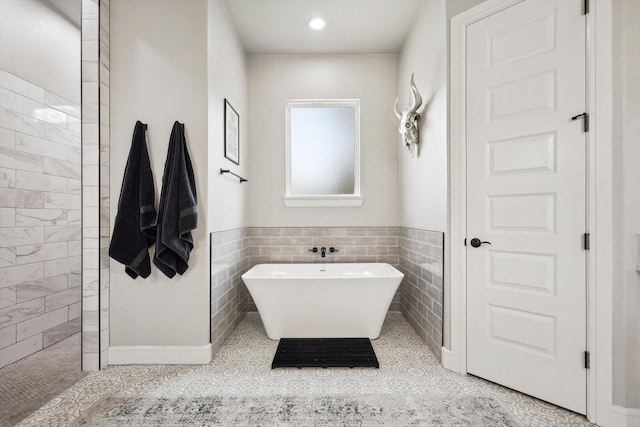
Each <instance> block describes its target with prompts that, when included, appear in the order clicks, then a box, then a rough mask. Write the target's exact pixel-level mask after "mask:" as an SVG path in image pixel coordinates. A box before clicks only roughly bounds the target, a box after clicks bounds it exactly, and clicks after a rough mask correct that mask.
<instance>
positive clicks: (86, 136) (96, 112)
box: [82, 0, 109, 371]
mask: <svg viewBox="0 0 640 427" xmlns="http://www.w3.org/2000/svg"><path fill="white" fill-rule="evenodd" d="M82 196H83V197H82V218H83V223H82V257H83V258H82V259H83V266H82V369H83V370H85V371H92V370H97V369H101V368H104V367H106V366H107V365H108V358H107V355H108V348H109V261H108V256H107V249H108V245H109V0H82Z"/></svg>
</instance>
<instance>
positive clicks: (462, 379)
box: [20, 312, 591, 427]
mask: <svg viewBox="0 0 640 427" xmlns="http://www.w3.org/2000/svg"><path fill="white" fill-rule="evenodd" d="M373 345H374V348H375V351H376V354H377V355H378V360H379V361H380V369H379V370H376V369H371V368H362V369H348V368H335V369H276V370H271V369H270V364H271V360H272V358H273V355H274V353H275V350H276V347H277V342H276V341H271V340H269V339H268V338H267V337H266V335H265V333H264V329H263V327H262V323H261V322H260V318H259V316H258V314H257V313H249V314H247V316H246V317H245V319H244V320H243V321H242V322H241V323H240V325H239V326H238V328H237V329H236V330H235V331H234V332H233V333H232V335H231V336H230V337H229V339H228V340H227V342H226V343H225V344H224V345H223V347H222V349H221V350H220V352H219V353H218V354H217V355H216V357H215V358H214V360H213V361H212V362H211V363H210V364H208V365H201V366H192V365H189V366H186V365H146V366H115V367H109V368H107V369H106V370H104V371H100V372H96V373H92V374H90V375H89V376H87V377H86V378H85V379H84V380H82V381H80V382H78V383H77V384H75V385H74V386H73V387H71V388H70V389H68V390H67V391H65V392H64V393H62V394H60V395H59V396H58V397H56V398H54V399H53V400H51V401H50V402H49V403H48V404H46V405H45V406H43V407H42V408H40V410H38V411H37V412H35V413H34V414H32V415H31V416H30V417H29V418H27V419H25V420H24V421H23V422H22V423H21V424H20V426H61V425H67V424H69V423H70V422H72V421H73V420H74V419H76V418H77V417H78V415H79V414H80V413H82V412H83V411H85V410H87V409H88V408H89V407H90V406H91V405H92V404H93V403H95V402H96V401H98V400H99V399H100V398H101V397H103V396H108V395H145V396H166V397H175V396H179V395H190V396H212V395H286V394H288V395H335V394H360V393H378V394H380V393H419V394H423V395H451V394H454V395H458V394H472V395H487V394H490V395H493V396H495V397H497V398H498V399H500V400H501V401H502V402H503V403H504V404H505V405H506V406H507V407H508V408H509V409H510V410H511V411H512V412H513V413H514V414H515V416H516V417H517V418H518V419H519V420H520V421H521V422H522V423H523V425H525V426H534V427H544V426H588V425H591V424H590V423H588V422H587V421H586V419H585V418H584V417H582V416H580V415H577V414H575V413H572V412H569V411H565V410H563V409H560V408H557V407H556V406H553V405H550V404H548V403H545V402H542V401H539V400H537V399H534V398H531V397H528V396H525V395H522V394H520V393H517V392H514V391H512V390H509V389H506V388H504V387H500V386H498V385H495V384H492V383H489V382H487V381H484V380H481V379H479V378H475V377H472V376H462V375H458V374H455V373H453V372H450V371H447V370H445V369H444V368H442V366H440V364H439V363H438V362H437V360H436V359H435V357H434V356H433V354H432V353H430V352H429V350H428V349H427V348H426V346H425V344H424V342H423V341H422V340H421V339H420V337H419V336H418V335H417V334H416V333H415V331H414V330H413V329H412V328H411V326H410V325H409V324H408V323H407V322H406V321H405V320H404V318H403V317H402V315H401V314H400V313H396V312H393V313H390V314H389V315H388V317H387V320H386V321H385V324H384V327H383V331H382V334H381V336H380V338H379V339H377V340H375V341H373Z"/></svg>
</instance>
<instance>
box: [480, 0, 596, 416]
mask: <svg viewBox="0 0 640 427" xmlns="http://www.w3.org/2000/svg"><path fill="white" fill-rule="evenodd" d="M582 4H583V3H582V1H581V0H525V1H523V2H521V3H518V4H516V5H514V6H511V7H509V8H507V9H505V10H503V11H501V12H498V13H496V14H494V15H492V16H490V17H488V18H485V19H483V20H481V21H478V22H476V23H474V24H472V25H471V26H470V27H469V30H468V32H467V304H468V305H467V370H468V372H469V373H471V374H474V375H477V376H479V377H482V378H486V379H488V380H490V381H494V382H496V383H499V384H502V385H505V386H507V387H510V388H513V389H516V390H519V391H522V392H524V393H526V394H530V395H532V396H535V397H538V398H540V399H543V400H546V401H549V402H552V403H554V404H557V405H559V406H562V407H565V408H568V409H571V410H573V411H576V412H579V413H582V414H584V413H586V377H587V376H586V370H585V367H584V363H583V357H584V351H585V350H586V252H585V250H584V247H583V243H582V238H583V234H584V233H585V231H586V230H585V224H586V220H585V215H586V213H585V212H586V211H585V194H586V187H585V167H586V165H585V162H586V159H585V155H586V154H585V152H586V151H585V149H586V134H585V133H584V131H583V122H582V120H575V121H572V120H571V117H572V116H575V115H577V114H580V113H582V112H584V109H585V105H586V100H585V16H584V15H583V13H582ZM473 238H478V239H480V240H481V241H486V242H490V243H491V244H488V243H485V244H482V245H481V246H479V247H472V246H471V244H470V241H471V239H473Z"/></svg>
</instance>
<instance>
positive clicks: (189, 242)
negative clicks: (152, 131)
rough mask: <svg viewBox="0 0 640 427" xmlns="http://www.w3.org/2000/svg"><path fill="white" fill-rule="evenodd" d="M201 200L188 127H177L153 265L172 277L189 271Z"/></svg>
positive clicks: (165, 176) (166, 167) (166, 171)
mask: <svg viewBox="0 0 640 427" xmlns="http://www.w3.org/2000/svg"><path fill="white" fill-rule="evenodd" d="M197 205H198V199H197V196H196V182H195V179H194V176H193V168H192V166H191V158H190V157H189V153H188V151H187V144H186V140H185V137H184V125H183V124H181V123H178V122H175V123H174V124H173V130H172V131H171V139H170V140H169V151H168V153H167V161H166V162H165V164H164V174H163V175H162V193H161V195H160V207H159V209H158V229H157V236H156V254H155V256H154V258H153V263H154V264H155V265H156V267H158V268H159V269H160V271H162V272H163V273H164V274H165V275H167V276H168V277H169V278H171V277H173V276H175V275H176V273H178V274H183V273H184V272H185V271H187V268H189V255H190V254H191V249H193V237H192V236H191V230H194V229H195V228H196V227H197V226H198V206H197Z"/></svg>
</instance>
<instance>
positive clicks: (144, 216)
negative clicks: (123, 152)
mask: <svg viewBox="0 0 640 427" xmlns="http://www.w3.org/2000/svg"><path fill="white" fill-rule="evenodd" d="M146 129H147V125H146V124H143V123H141V122H140V121H137V122H136V126H135V128H134V130H133V139H132V141H131V150H129V158H128V159H127V166H126V167H125V170H124V177H123V179H122V188H121V189H120V199H119V200H118V213H117V214H116V221H115V226H114V228H113V236H112V237H111V245H110V246H109V256H110V257H111V258H113V259H115V260H116V261H118V262H120V263H122V264H124V265H125V269H124V270H125V272H126V273H127V274H128V275H129V276H131V277H132V278H134V279H135V278H137V277H138V276H142V277H143V278H147V277H149V274H150V273H151V262H150V258H149V247H150V246H151V245H153V243H154V242H155V239H156V208H155V207H154V205H153V204H154V201H155V197H156V194H155V189H154V187H153V174H152V173H151V165H150V163H149V152H148V151H147V143H146V141H145V130H146Z"/></svg>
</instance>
